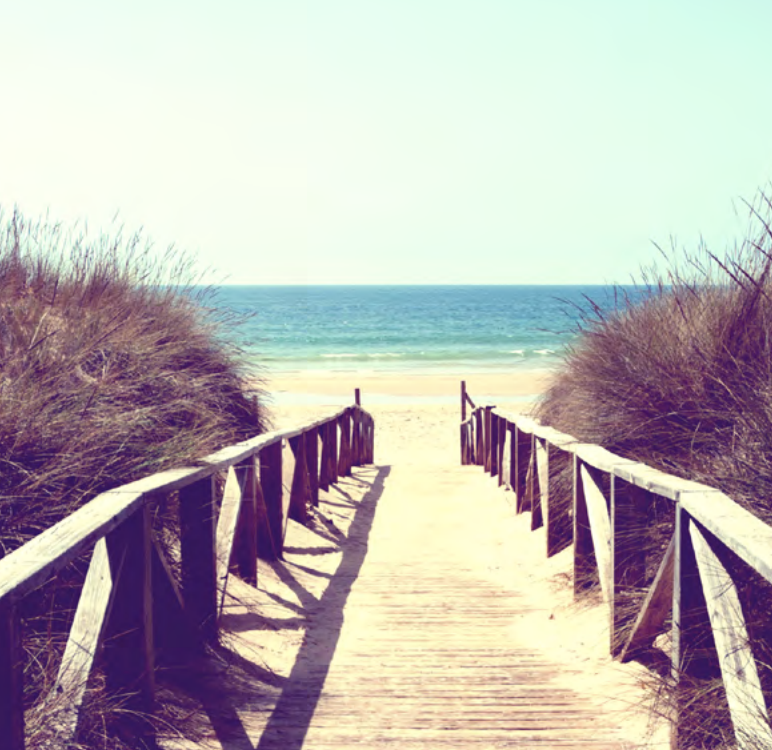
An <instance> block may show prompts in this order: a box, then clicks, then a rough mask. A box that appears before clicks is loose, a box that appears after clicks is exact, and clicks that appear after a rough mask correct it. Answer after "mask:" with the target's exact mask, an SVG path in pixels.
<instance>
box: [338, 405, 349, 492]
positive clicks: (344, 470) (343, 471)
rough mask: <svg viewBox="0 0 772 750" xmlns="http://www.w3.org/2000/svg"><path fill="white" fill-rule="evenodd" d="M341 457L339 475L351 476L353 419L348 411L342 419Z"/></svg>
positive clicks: (340, 422) (339, 458) (339, 459)
mask: <svg viewBox="0 0 772 750" xmlns="http://www.w3.org/2000/svg"><path fill="white" fill-rule="evenodd" d="M339 424H340V456H339V457H338V475H339V476H342V477H350V476H351V418H350V417H349V412H348V409H347V410H346V412H345V413H344V414H343V416H342V417H341V418H340V421H339Z"/></svg>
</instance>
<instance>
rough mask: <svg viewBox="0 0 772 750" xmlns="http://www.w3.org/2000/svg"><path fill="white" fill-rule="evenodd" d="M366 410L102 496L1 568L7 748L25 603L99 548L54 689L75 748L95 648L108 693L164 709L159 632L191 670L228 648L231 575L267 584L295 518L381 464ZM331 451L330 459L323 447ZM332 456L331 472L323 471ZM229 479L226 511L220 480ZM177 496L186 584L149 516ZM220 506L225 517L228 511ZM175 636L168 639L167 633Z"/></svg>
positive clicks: (19, 743)
mask: <svg viewBox="0 0 772 750" xmlns="http://www.w3.org/2000/svg"><path fill="white" fill-rule="evenodd" d="M355 401H356V402H355V404H354V405H353V406H350V407H346V408H344V409H341V410H340V411H338V412H336V413H335V414H332V415H330V416H328V417H324V418H322V419H318V420H316V421H314V422H309V423H308V424H304V425H301V426H299V427H295V428H292V429H287V430H278V431H274V432H269V433H265V434H262V435H257V436H256V437H254V438H251V439H249V440H245V441H243V442H240V443H237V444H235V445H231V446H227V447H225V448H222V449H221V450H219V451H216V452H215V453H212V454H210V455H208V456H205V457H204V458H202V459H200V460H198V461H196V462H195V463H194V465H193V466H188V467H182V468H178V469H171V470H168V471H163V472H159V473H157V474H153V475H152V476H149V477H145V478H143V479H140V480H137V481H135V482H130V483H128V484H125V485H122V486H120V487H116V488H115V489H113V490H110V491H108V492H103V493H101V494H100V495H98V496H97V497H95V498H94V499H93V500H91V501H90V502H88V503H87V504H86V505H84V506H83V507H81V508H80V509H78V510H77V511H75V512H74V513H72V514H70V515H69V516H67V517H66V518H64V519H63V520H62V521H60V522H59V523H57V524H55V525H54V526H52V527H51V528H49V529H46V530H45V531H43V532H42V533H41V534H39V535H38V536H36V537H35V538H34V539H32V540H31V541H29V542H28V543H26V544H25V545H23V546H22V547H19V548H18V549H16V550H14V551H13V552H11V553H10V554H9V555H7V556H6V557H4V558H2V559H0V695H2V696H3V701H0V738H2V740H3V742H2V743H0V744H2V747H3V748H9V750H23V748H24V709H23V684H22V681H23V671H22V660H23V656H22V652H21V634H20V627H21V623H20V618H19V614H18V604H19V601H20V600H21V599H22V598H23V597H24V596H25V594H27V593H29V592H30V591H32V590H33V589H35V588H37V587H38V586H40V585H41V584H43V583H45V582H46V581H47V580H49V579H50V578H51V576H53V575H55V574H56V573H57V572H59V571H60V570H61V569H62V568H63V567H64V566H66V565H67V564H68V563H70V562H71V561H73V560H74V559H75V558H77V557H78V556H81V555H83V554H84V553H86V552H88V551H89V549H90V548H91V547H93V553H92V557H91V564H90V566H89V570H88V574H87V577H86V582H85V584H84V588H83V592H82V594H81V597H80V601H79V603H78V609H77V611H76V614H75V621H74V625H73V630H72V631H71V633H70V640H69V642H68V644H67V649H66V652H65V653H66V654H70V655H71V656H72V655H76V656H73V657H72V658H71V659H68V661H67V663H64V662H63V663H62V665H61V667H60V671H59V679H58V680H57V682H56V689H57V691H58V701H59V704H60V705H64V709H63V714H62V721H61V722H60V724H61V726H62V727H63V731H64V732H66V733H69V736H68V737H62V738H61V739H62V741H63V744H68V742H69V741H72V740H74V739H75V735H76V733H77V725H78V713H79V710H80V706H81V702H82V700H83V699H84V694H85V691H84V689H83V688H84V686H85V684H86V681H87V679H88V675H89V672H90V670H91V667H92V664H93V662H94V656H95V653H96V650H97V649H99V648H101V647H102V641H103V638H104V637H106V634H110V636H111V639H110V644H109V649H107V651H106V653H105V659H104V662H105V665H106V678H107V683H108V686H109V687H110V688H112V689H114V690H117V691H119V692H121V693H124V694H128V695H129V699H128V702H127V704H126V705H125V706H124V708H125V709H126V710H125V714H126V715H127V716H128V717H131V716H137V717H140V719H141V715H142V714H147V713H149V712H151V711H152V706H153V702H154V676H153V675H154V671H155V666H154V665H155V655H154V654H155V650H156V647H155V646H154V645H153V620H154V619H156V618H159V622H163V623H165V624H166V626H167V628H168V629H169V630H170V632H171V631H172V630H173V631H174V634H173V636H172V635H170V636H169V638H168V640H169V643H168V644H164V645H166V646H168V650H170V651H173V652H176V653H177V655H178V658H181V659H183V660H184V659H186V658H188V656H189V654H190V650H191V649H193V650H197V649H200V648H201V646H202V645H204V644H205V643H206V642H212V641H215V640H216V639H217V637H218V619H219V615H220V612H221V609H222V601H223V595H224V590H225V586H226V583H227V579H228V576H229V573H230V570H231V568H232V567H234V566H235V568H236V569H237V570H238V572H239V574H241V575H242V576H243V577H244V578H245V580H247V581H248V582H251V583H253V584H256V583H257V573H258V570H257V553H258V551H259V553H260V556H261V557H266V558H268V559H270V558H273V557H280V556H281V555H282V550H283V546H284V532H285V529H286V523H287V515H286V512H285V509H287V510H288V511H289V513H290V514H291V515H293V516H294V517H298V518H303V517H304V516H305V513H306V510H307V507H308V506H309V505H317V504H318V491H319V488H320V487H321V488H323V489H328V488H329V486H330V485H331V484H334V483H336V482H337V481H338V480H339V478H340V477H343V476H348V475H350V474H351V469H352V467H353V466H362V465H364V464H366V463H372V461H373V455H374V450H373V449H374V432H375V422H374V419H373V417H372V415H370V414H369V413H368V412H366V411H365V410H364V409H362V407H361V405H360V403H361V398H360V392H359V389H356V393H355ZM320 441H321V443H322V451H321V455H320V453H319V442H320ZM287 445H291V447H292V450H293V453H294V459H295V461H294V470H293V472H294V473H293V477H292V481H291V490H290V494H291V496H290V498H289V501H288V502H286V501H285V499H284V498H283V495H284V494H286V492H287V490H286V489H285V488H284V484H285V483H284V482H283V480H282V471H283V469H282V449H283V447H286V446H287ZM320 458H321V460H320ZM223 473H224V474H225V475H226V481H225V483H224V490H223V497H222V500H221V501H220V502H219V503H216V502H215V499H216V498H215V482H214V481H213V480H214V477H215V475H221V474H223ZM173 492H177V493H179V506H180V524H181V544H180V554H181V560H180V564H181V571H182V581H181V583H180V584H178V583H177V581H176V580H175V579H174V578H173V576H172V575H171V573H170V570H171V566H170V564H169V561H168V560H166V559H165V554H164V552H163V551H162V549H161V547H160V546H159V545H158V544H157V543H156V542H155V541H154V540H153V539H152V538H151V531H150V521H149V519H150V514H149V509H150V506H151V504H152V503H157V502H163V500H164V498H166V497H168V495H169V494H171V493H173ZM218 507H219V514H218V513H217V508H218ZM163 632H164V629H161V633H162V634H163ZM137 732H138V738H137V743H138V745H137V746H138V747H144V746H147V747H154V746H155V745H154V742H155V738H154V736H153V735H152V732H153V730H152V726H151V724H150V723H148V722H146V721H143V720H140V721H139V723H138V725H137Z"/></svg>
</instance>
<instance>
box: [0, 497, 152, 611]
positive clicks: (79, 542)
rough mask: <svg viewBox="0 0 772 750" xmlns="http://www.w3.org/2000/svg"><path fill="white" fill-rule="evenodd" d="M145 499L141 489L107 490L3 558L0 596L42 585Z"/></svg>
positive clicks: (18, 594) (0, 568)
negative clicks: (128, 490) (125, 491)
mask: <svg viewBox="0 0 772 750" xmlns="http://www.w3.org/2000/svg"><path fill="white" fill-rule="evenodd" d="M143 502H144V499H143V496H142V495H140V494H138V493H123V492H105V493H102V494H101V495H98V496H97V497H95V498H94V499H93V500H92V501H91V502H90V503H87V504H86V505H84V506H83V507H82V508H79V509H78V510H76V511H75V512H74V513H72V514H70V515H69V516H67V517H66V518H64V519H63V520H61V521H60V522H59V523H57V524H56V525H54V526H52V527H51V528H49V529H46V530H45V531H44V532H42V533H41V534H38V535H37V536H36V537H35V538H34V539H31V540H30V541H29V542H27V543H26V544H25V545H24V546H22V547H19V548H18V549H15V550H14V551H13V552H11V553H10V554H9V555H6V556H5V557H4V558H2V559H0V599H4V598H5V597H6V596H8V595H9V594H10V593H12V592H14V593H15V594H16V595H17V596H19V597H21V596H23V595H24V594H25V593H27V592H28V591H31V590H32V589H34V588H36V587H38V586H40V585H42V584H43V583H45V581H47V580H48V579H49V578H50V577H51V576H52V575H54V574H55V573H57V572H58V571H60V570H61V569H62V568H63V567H64V566H65V565H67V564H68V563H69V562H71V561H72V560H74V559H75V558H76V557H77V556H78V555H79V554H81V553H82V552H85V551H86V550H87V549H88V547H89V546H90V545H93V544H94V543H96V541H97V539H99V538H100V537H102V536H104V535H105V534H107V533H108V532H110V531H112V530H113V529H115V528H116V527H117V526H119V525H120V524H121V523H122V522H123V520H124V519H126V518H128V517H129V516H130V515H132V514H133V513H134V512H135V511H136V510H137V508H139V506H140V505H142V503H143Z"/></svg>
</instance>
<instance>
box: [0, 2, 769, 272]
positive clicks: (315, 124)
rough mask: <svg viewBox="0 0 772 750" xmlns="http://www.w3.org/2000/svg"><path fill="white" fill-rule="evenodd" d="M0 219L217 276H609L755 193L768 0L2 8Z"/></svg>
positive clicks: (711, 232) (720, 239) (726, 227)
mask: <svg viewBox="0 0 772 750" xmlns="http://www.w3.org/2000/svg"><path fill="white" fill-rule="evenodd" d="M0 28H2V29H3V39H2V44H1V45H0V71H2V110H1V115H0V204H1V205H2V206H3V207H4V208H5V209H6V210H8V209H11V208H12V207H13V206H14V205H18V206H19V207H20V208H21V210H22V211H23V212H24V213H25V214H28V215H32V216H36V215H39V214H41V213H43V212H45V211H48V212H49V214H50V215H51V217H53V218H55V219H63V220H65V221H72V220H75V219H80V220H86V221H87V222H88V224H89V227H90V228H91V229H100V228H105V227H109V226H110V223H111V221H112V217H113V216H114V215H115V214H116V213H118V214H119V215H120V220H121V221H122V222H123V223H124V224H125V225H126V226H127V227H129V228H137V227H140V226H142V227H144V228H145V230H146V232H147V234H148V235H150V236H151V237H153V238H154V240H155V241H156V243H157V245H158V246H159V247H162V246H165V245H166V244H168V243H170V242H174V243H176V244H177V245H179V246H181V247H183V248H186V249H188V250H190V251H193V252H194V253H196V254H197V255H198V257H199V261H200V263H201V264H202V265H204V266H212V267H214V268H216V269H217V273H216V274H215V276H214V277H213V278H215V279H216V280H222V279H227V280H228V281H229V282H232V283H550V282H552V283H593V282H598V283H601V282H604V281H625V280H627V279H628V278H629V275H630V274H631V273H634V272H635V271H636V269H637V268H638V266H639V265H640V264H641V263H648V262H650V261H652V260H654V259H655V257H656V253H655V251H654V249H653V246H652V244H651V241H652V240H655V241H658V242H660V243H662V244H669V242H670V237H671V236H675V237H676V238H677V240H678V243H679V244H682V245H686V246H694V245H695V244H696V242H697V240H698V237H699V235H700V234H703V235H704V236H705V237H706V239H707V241H708V242H709V244H710V245H711V246H713V247H715V248H716V249H719V250H720V249H722V248H723V247H724V246H725V245H726V244H727V242H729V241H730V240H731V239H732V238H734V237H735V236H737V232H738V230H739V229H741V228H742V227H743V226H744V224H745V221H744V220H743V221H739V220H738V219H737V217H736V216H735V213H734V208H733V206H734V205H737V206H739V205H740V203H739V199H740V198H743V197H745V198H753V197H754V195H755V194H756V192H757V190H758V188H760V187H763V186H765V185H767V184H768V181H769V180H770V178H772V96H770V88H772V84H770V81H771V80H772V77H771V76H770V72H771V71H772V54H770V52H769V30H770V28H772V3H770V2H769V1H768V0H760V1H759V2H745V1H744V0H733V1H732V2H729V1H727V2H711V0H700V1H699V2H697V1H696V0H695V1H692V0H688V1H687V0H680V1H679V0H663V1H662V2H625V1H624V0H613V1H612V0H594V1H588V2H580V1H579V0H565V1H562V2H558V1H550V0H541V1H534V0H532V1H531V2H521V1H520V0H348V1H344V0H273V2H267V1H265V0H233V1H231V2H228V1H227V0H223V1H222V2H219V3H213V2H207V3H204V2H195V0H186V1H185V2H176V1H175V2H172V1H166V0H153V2H146V1H145V0H132V2H123V3H116V2H111V1H110V0H99V2H97V1H96V0H71V1H69V2H62V1H61V0H50V1H48V2H38V1H37V0H26V2H10V0H2V2H1V4H0Z"/></svg>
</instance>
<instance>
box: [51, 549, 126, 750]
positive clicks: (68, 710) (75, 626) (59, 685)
mask: <svg viewBox="0 0 772 750" xmlns="http://www.w3.org/2000/svg"><path fill="white" fill-rule="evenodd" d="M112 592H113V577H112V573H111V571H110V559H109V557H108V554H107V543H106V542H105V540H104V539H100V540H99V541H98V542H97V543H96V545H95V546H94V552H93V553H92V555H91V563H90V564H89V568H88V573H87V574H86V580H85V582H84V583H83V589H82V590H81V593H80V599H79V600H78V608H77V610H76V611H75V619H74V620H73V623H72V627H71V628H70V635H69V637H68V639H67V646H66V647H65V650H64V655H63V656H62V661H61V663H60V665H59V673H58V675H57V679H56V683H55V684H54V690H55V691H56V692H57V693H61V694H62V699H63V701H64V703H65V705H64V706H63V708H62V715H61V716H60V717H58V719H57V723H58V725H59V726H60V727H61V730H60V732H61V738H62V740H63V741H65V744H66V743H67V742H71V741H73V740H74V739H75V736H76V731H77V727H78V713H79V711H80V707H81V704H82V703H83V696H84V694H85V692H86V683H87V681H88V678H89V675H90V674H91V669H92V667H93V665H94V660H95V659H96V655H97V652H98V650H99V647H100V646H101V641H102V635H103V632H104V629H105V625H106V622H107V614H108V608H109V605H110V599H111V596H112Z"/></svg>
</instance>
